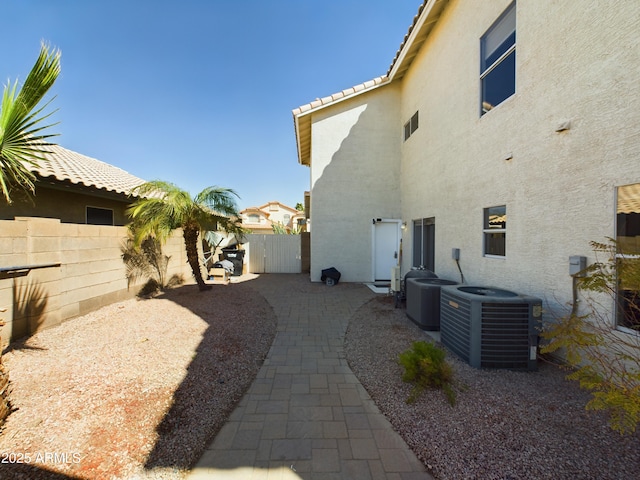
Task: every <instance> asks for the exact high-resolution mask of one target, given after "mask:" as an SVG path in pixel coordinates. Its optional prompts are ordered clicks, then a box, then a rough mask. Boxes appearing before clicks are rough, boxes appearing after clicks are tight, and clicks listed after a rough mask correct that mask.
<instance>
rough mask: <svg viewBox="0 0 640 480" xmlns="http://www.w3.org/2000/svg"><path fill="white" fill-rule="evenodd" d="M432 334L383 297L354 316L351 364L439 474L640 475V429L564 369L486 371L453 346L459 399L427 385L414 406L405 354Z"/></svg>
mask: <svg viewBox="0 0 640 480" xmlns="http://www.w3.org/2000/svg"><path fill="white" fill-rule="evenodd" d="M429 339H430V337H429V336H428V335H427V334H426V333H425V332H423V331H421V330H420V329H419V328H418V327H417V326H415V325H414V324H413V323H412V322H411V321H410V320H409V318H408V317H407V316H406V311H405V310H404V309H395V308H394V306H393V302H392V301H391V297H384V296H378V297H376V298H374V299H373V300H371V301H370V302H369V303H367V304H365V305H364V306H363V307H362V308H360V310H359V311H358V312H356V314H355V315H354V317H353V318H352V319H351V321H350V323H349V329H348V331H347V335H346V344H345V353H346V356H347V360H348V361H349V365H350V366H351V368H352V370H353V372H354V373H355V374H356V376H357V377H358V378H359V380H360V381H361V382H362V384H363V386H364V387H365V388H366V389H367V391H368V392H369V395H371V397H372V398H373V399H374V400H375V402H376V404H377V405H378V407H379V408H380V410H381V411H382V412H383V413H384V414H385V416H387V418H388V419H389V420H390V421H391V423H392V425H393V426H394V429H395V430H396V431H398V433H400V435H401V436H402V437H403V438H404V439H405V441H406V442H407V444H408V445H409V446H410V447H411V449H412V450H413V451H414V452H415V453H416V454H417V455H418V457H419V458H420V459H421V460H422V461H423V462H424V463H425V465H426V466H427V468H428V469H429V471H430V472H431V473H432V474H433V475H434V476H435V477H436V478H437V479H439V480H460V479H477V480H491V479H496V480H498V479H499V480H516V479H517V480H524V479H531V480H539V479H549V480H559V479H566V480H576V479H593V480H606V479H610V480H622V479H631V478H638V475H639V472H640V431H637V432H636V434H634V435H631V436H626V437H623V436H621V435H620V434H618V433H616V432H614V431H612V430H611V429H610V428H609V425H608V418H607V416H606V415H605V414H603V413H601V412H597V413H596V412H591V411H589V412H588V411H585V409H584V405H585V404H586V403H587V401H588V400H589V394H588V393H586V392H585V391H582V390H580V388H579V386H578V384H577V383H576V382H570V381H567V380H565V375H566V374H567V372H566V371H563V370H561V369H559V368H558V367H556V366H554V365H552V364H549V363H544V362H541V361H539V369H538V371H536V372H516V371H508V370H479V369H475V368H472V367H470V366H469V365H467V364H466V363H464V362H462V361H460V360H458V359H457V357H455V356H454V355H452V354H448V355H447V359H448V361H449V362H450V363H451V365H452V366H453V368H454V372H455V378H456V382H457V384H458V389H457V390H458V392H457V403H456V405H455V406H454V407H452V406H451V405H450V404H449V403H448V402H447V399H446V397H445V395H444V393H443V392H441V391H426V392H425V393H423V395H422V396H421V397H420V398H419V400H418V401H417V402H416V403H415V404H412V405H407V403H406V402H405V400H406V399H407V397H408V396H409V393H410V390H411V386H410V385H409V384H406V383H403V382H402V379H401V377H402V373H403V368H402V367H401V366H400V365H399V364H398V362H397V358H398V355H399V354H400V353H402V352H404V351H405V350H407V349H409V348H410V347H411V345H412V342H414V341H416V340H429Z"/></svg>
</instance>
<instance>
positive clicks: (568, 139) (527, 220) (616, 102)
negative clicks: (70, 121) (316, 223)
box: [401, 0, 640, 305]
mask: <svg viewBox="0 0 640 480" xmlns="http://www.w3.org/2000/svg"><path fill="white" fill-rule="evenodd" d="M510 3H511V1H510V0H501V1H492V2H481V3H478V2H471V1H469V0H458V1H451V2H450V4H449V6H448V7H447V9H446V10H445V12H444V14H443V16H442V17H441V19H440V22H439V25H438V26H437V27H436V29H435V30H434V31H433V33H432V35H431V37H430V38H429V40H428V41H427V43H425V45H424V46H423V47H422V50H421V51H420V54H419V55H418V57H417V58H416V59H415V60H414V61H413V63H412V65H411V68H410V69H409V71H408V72H407V74H406V76H405V77H404V79H403V95H402V112H403V118H404V117H407V116H408V115H410V114H411V113H412V112H413V111H415V110H419V111H420V112H421V113H423V112H424V115H421V116H420V121H421V123H420V127H419V129H418V131H416V132H415V134H414V135H412V136H411V137H410V138H409V139H408V140H407V142H405V143H404V144H403V146H402V175H401V179H402V180H401V185H402V188H401V191H402V207H403V212H402V217H403V219H405V220H406V221H409V222H410V221H411V220H413V219H418V218H427V217H435V223H436V227H435V232H436V239H435V248H436V262H435V263H436V265H435V269H436V272H437V273H438V275H439V276H441V277H445V278H451V279H454V280H459V279H460V275H459V273H458V269H457V266H456V264H455V262H454V261H453V260H452V258H451V249H452V248H460V250H461V257H460V264H461V267H462V270H463V273H464V275H465V280H466V281H467V282H468V283H476V284H483V285H497V286H502V287H506V288H510V289H513V290H516V291H523V292H525V293H529V294H532V295H538V296H540V297H543V298H544V299H546V300H547V302H548V305H553V304H562V303H564V302H566V301H567V300H569V299H570V298H571V278H570V276H569V273H568V272H569V256H570V255H584V256H587V257H588V259H589V261H590V262H591V261H593V260H594V259H593V254H592V252H591V248H590V245H589V242H590V241H592V240H595V241H604V240H605V237H615V225H614V221H615V203H614V201H615V187H616V186H618V185H624V184H628V183H635V182H639V181H640V170H639V169H638V159H639V158H640V141H639V140H640V137H639V136H638V127H639V126H640V96H638V95H634V94H632V93H631V92H633V91H634V90H635V89H637V79H638V78H639V75H640V43H639V41H638V35H637V32H638V28H639V27H640V25H639V24H638V18H640V17H639V14H640V7H639V4H638V3H637V2H631V1H628V2H616V3H615V8H611V7H613V5H609V7H610V8H602V7H603V5H601V4H598V5H599V7H598V6H596V5H595V4H594V3H590V4H589V5H587V4H584V3H582V2H554V1H544V0H543V1H536V2H518V3H517V7H516V12H517V30H516V31H517V42H516V45H517V46H516V58H517V61H516V62H517V63H516V66H517V67H516V68H517V70H516V94H515V95H514V96H512V97H510V98H509V99H507V100H506V101H505V102H504V103H502V104H500V105H498V106H497V107H496V108H494V109H493V110H492V111H490V112H488V113H487V114H485V115H483V116H482V117H480V115H479V55H480V52H479V44H480V43H479V39H480V37H481V36H482V35H483V34H484V33H485V32H486V30H487V29H488V28H489V27H490V26H491V25H492V23H493V22H494V21H495V20H496V19H497V18H498V17H499V15H500V14H501V13H502V12H503V11H504V10H505V9H506V8H507V7H508V6H509V5H510ZM605 3H611V2H605ZM594 25H597V28H594ZM427 79H428V81H427ZM634 85H635V86H634ZM567 121H568V122H570V129H569V130H565V131H562V132H556V129H557V127H558V126H559V125H560V124H561V123H564V122H567ZM495 205H506V207H507V219H508V220H507V230H506V256H505V257H504V258H490V257H486V256H483V250H482V246H483V235H482V228H483V209H484V208H487V207H491V206H495ZM403 243H404V245H406V246H407V247H408V248H409V249H411V248H412V235H411V230H407V231H406V233H405V235H404V237H403ZM410 266H411V265H410V256H408V255H406V256H405V260H404V263H403V270H404V271H406V270H407V269H408V268H409V267H410Z"/></svg>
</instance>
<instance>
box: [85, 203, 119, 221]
mask: <svg viewBox="0 0 640 480" xmlns="http://www.w3.org/2000/svg"><path fill="white" fill-rule="evenodd" d="M87 224H89V225H113V210H111V209H109V208H98V207H87Z"/></svg>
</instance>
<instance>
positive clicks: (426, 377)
mask: <svg viewBox="0 0 640 480" xmlns="http://www.w3.org/2000/svg"><path fill="white" fill-rule="evenodd" d="M445 355H446V353H445V351H444V350H443V349H441V348H438V347H436V346H435V345H434V344H433V343H427V342H423V341H419V342H413V345H412V348H411V349H409V350H407V351H405V352H403V353H401V354H400V355H399V357H398V363H400V365H402V366H403V367H404V369H405V371H404V374H403V375H402V381H403V382H406V383H413V389H412V390H411V394H410V395H409V398H407V403H414V402H415V401H416V400H417V399H418V397H419V396H420V395H421V394H422V392H423V391H424V390H426V389H427V388H438V389H441V390H442V391H443V392H444V393H445V395H446V396H447V400H448V401H449V403H450V404H451V405H455V403H456V395H455V392H454V390H453V387H452V381H453V370H452V369H451V366H450V365H449V364H448V363H447V361H446V360H445Z"/></svg>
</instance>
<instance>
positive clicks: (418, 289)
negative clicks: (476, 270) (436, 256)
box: [406, 278, 458, 330]
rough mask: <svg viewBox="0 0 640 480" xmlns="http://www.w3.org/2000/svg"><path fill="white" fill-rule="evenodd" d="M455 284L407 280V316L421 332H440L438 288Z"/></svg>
mask: <svg viewBox="0 0 640 480" xmlns="http://www.w3.org/2000/svg"><path fill="white" fill-rule="evenodd" d="M457 284H458V283H457V282H454V281H452V280H445V279H444V278H408V279H407V285H406V289H407V316H408V317H409V318H410V319H411V320H412V321H413V322H414V323H415V324H416V325H418V326H419V327H420V328H422V329H423V330H440V288H441V287H442V286H443V285H457Z"/></svg>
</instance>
